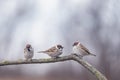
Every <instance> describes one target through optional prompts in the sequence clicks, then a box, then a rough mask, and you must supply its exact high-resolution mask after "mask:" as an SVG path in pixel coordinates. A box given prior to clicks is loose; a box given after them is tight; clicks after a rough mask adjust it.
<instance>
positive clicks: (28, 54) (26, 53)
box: [24, 44, 34, 61]
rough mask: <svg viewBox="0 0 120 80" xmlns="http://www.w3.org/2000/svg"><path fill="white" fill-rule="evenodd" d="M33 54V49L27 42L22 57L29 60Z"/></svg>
mask: <svg viewBox="0 0 120 80" xmlns="http://www.w3.org/2000/svg"><path fill="white" fill-rule="evenodd" d="M33 55H34V49H33V48H32V46H31V45H30V44H27V45H26V47H25V48H24V57H25V59H26V61H31V60H32V57H33Z"/></svg>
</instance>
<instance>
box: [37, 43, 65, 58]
mask: <svg viewBox="0 0 120 80" xmlns="http://www.w3.org/2000/svg"><path fill="white" fill-rule="evenodd" d="M38 53H46V54H48V55H49V56H50V57H52V58H58V57H59V55H61V54H62V53H63V46H62V45H59V44H58V45H56V46H53V47H51V48H49V49H48V50H45V51H39V52H38Z"/></svg>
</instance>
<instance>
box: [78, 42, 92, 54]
mask: <svg viewBox="0 0 120 80" xmlns="http://www.w3.org/2000/svg"><path fill="white" fill-rule="evenodd" d="M80 47H81V48H82V50H84V51H85V52H87V53H88V54H91V53H90V51H89V50H88V49H87V48H86V47H85V46H83V45H82V44H80Z"/></svg>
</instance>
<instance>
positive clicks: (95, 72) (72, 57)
mask: <svg viewBox="0 0 120 80" xmlns="http://www.w3.org/2000/svg"><path fill="white" fill-rule="evenodd" d="M68 60H73V61H77V62H78V63H79V64H81V65H82V66H83V67H85V68H86V69H88V70H89V71H90V72H91V73H92V74H93V75H94V76H95V77H96V78H97V79H98V80H107V78H106V77H105V76H104V75H103V74H102V73H101V72H99V71H98V70H97V69H96V68H94V67H93V66H92V65H90V64H89V63H88V62H86V61H84V60H83V59H82V58H80V57H79V56H77V55H76V54H71V55H68V56H63V57H60V58H56V59H53V58H49V59H33V60H32V61H25V60H19V61H3V62H0V66H6V65H18V64H37V63H38V64H42V63H54V62H61V61H68Z"/></svg>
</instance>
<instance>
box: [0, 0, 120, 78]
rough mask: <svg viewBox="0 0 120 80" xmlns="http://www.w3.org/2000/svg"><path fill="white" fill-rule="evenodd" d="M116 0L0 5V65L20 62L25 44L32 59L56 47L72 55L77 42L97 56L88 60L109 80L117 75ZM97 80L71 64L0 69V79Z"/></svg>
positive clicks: (3, 1)
mask: <svg viewBox="0 0 120 80" xmlns="http://www.w3.org/2000/svg"><path fill="white" fill-rule="evenodd" d="M119 4H120V0H0V61H4V60H10V61H13V60H20V59H24V55H23V49H24V48H25V45H26V44H27V43H29V44H31V45H32V47H34V50H35V55H34V59H39V58H49V56H48V55H46V54H37V53H36V52H37V51H40V50H45V49H48V48H50V47H51V46H54V45H56V44H62V45H63V46H64V47H65V48H64V53H63V54H62V55H61V56H63V55H69V54H70V53H71V52H72V44H73V42H74V41H80V42H81V43H82V44H83V45H85V46H86V47H87V48H88V49H89V50H90V51H91V52H92V53H94V54H96V55H97V56H96V57H92V56H86V57H84V60H86V61H88V62H89V63H90V64H92V65H93V66H94V67H95V68H97V69H98V70H99V71H100V72H102V73H103V74H104V75H105V76H106V77H107V78H108V80H119V79H120V77H119V74H120V67H119V66H120V52H119V50H120V5H119ZM21 79H22V80H33V79H34V80H96V78H95V77H94V76H93V75H92V74H91V73H90V72H89V71H88V70H86V69H85V68H84V67H82V66H81V65H79V64H78V63H76V62H74V61H66V62H59V63H51V64H34V65H32V64H28V65H14V66H1V67H0V80H21Z"/></svg>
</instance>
